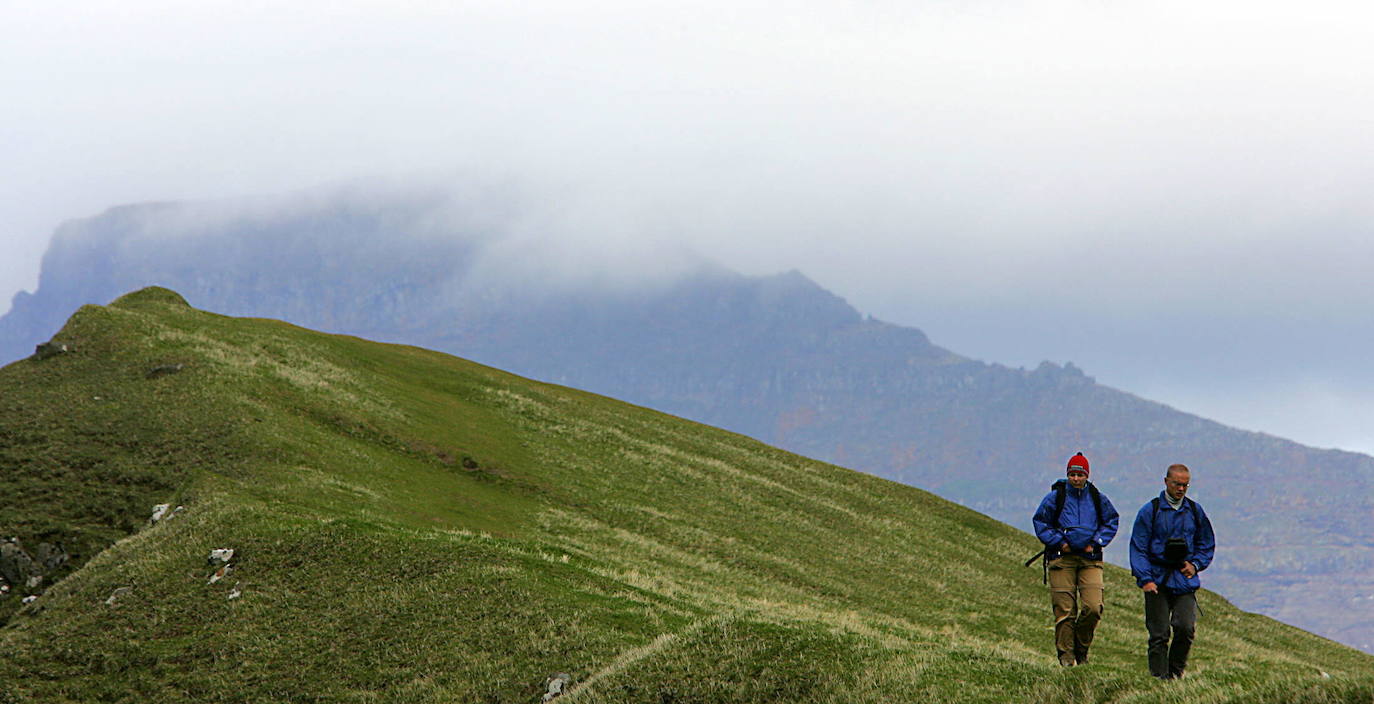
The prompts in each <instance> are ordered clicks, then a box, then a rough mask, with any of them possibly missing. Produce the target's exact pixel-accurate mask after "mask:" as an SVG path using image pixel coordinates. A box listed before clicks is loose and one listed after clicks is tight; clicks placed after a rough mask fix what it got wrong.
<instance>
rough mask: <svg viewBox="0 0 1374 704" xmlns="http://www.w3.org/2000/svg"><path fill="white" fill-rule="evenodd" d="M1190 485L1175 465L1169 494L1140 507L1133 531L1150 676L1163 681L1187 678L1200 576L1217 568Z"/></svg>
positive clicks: (1169, 473)
mask: <svg viewBox="0 0 1374 704" xmlns="http://www.w3.org/2000/svg"><path fill="white" fill-rule="evenodd" d="M1191 485H1192V472H1191V471H1189V469H1188V468H1187V467H1186V466H1184V465H1181V464H1174V465H1170V466H1169V469H1168V470H1166V471H1165V473H1164V491H1162V492H1160V494H1159V496H1156V497H1155V498H1153V499H1151V500H1150V501H1148V502H1146V503H1145V505H1144V506H1141V507H1140V511H1139V513H1137V514H1136V517H1135V525H1134V527H1132V529H1131V574H1133V575H1135V581H1136V585H1137V586H1139V587H1140V591H1141V593H1142V594H1144V595H1145V629H1146V630H1147V631H1149V634H1150V640H1149V646H1148V649H1147V653H1148V659H1149V666H1150V674H1151V675H1154V676H1155V677H1158V678H1160V679H1164V680H1171V679H1177V678H1179V677H1182V676H1183V671H1184V669H1186V668H1187V666H1188V651H1189V650H1190V649H1191V648H1192V646H1193V636H1194V633H1195V631H1196V628H1197V590H1198V589H1200V588H1201V586H1202V581H1201V580H1199V579H1198V573H1199V572H1201V571H1203V570H1205V569H1207V566H1208V565H1210V564H1212V557H1213V556H1214V555H1215V553H1216V548H1217V540H1216V534H1215V533H1213V532H1212V522H1211V521H1210V520H1209V519H1208V518H1207V512H1206V511H1203V510H1202V506H1200V505H1199V504H1198V503H1197V502H1196V501H1193V500H1192V499H1190V498H1188V497H1187V496H1186V495H1187V493H1188V487H1189V486H1191ZM1171 636H1172V637H1171Z"/></svg>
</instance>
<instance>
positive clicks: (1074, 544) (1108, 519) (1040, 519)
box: [1031, 484, 1120, 560]
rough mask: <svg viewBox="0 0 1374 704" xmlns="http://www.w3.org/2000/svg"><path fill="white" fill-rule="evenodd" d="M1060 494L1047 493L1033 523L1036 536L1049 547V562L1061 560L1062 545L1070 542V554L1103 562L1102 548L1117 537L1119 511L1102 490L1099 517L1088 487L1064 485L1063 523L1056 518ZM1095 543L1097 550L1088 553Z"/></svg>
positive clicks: (1061, 515) (1046, 551)
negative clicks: (1055, 500) (1077, 487)
mask: <svg viewBox="0 0 1374 704" xmlns="http://www.w3.org/2000/svg"><path fill="white" fill-rule="evenodd" d="M1055 493H1056V491H1055V490H1054V489H1051V490H1050V493H1048V494H1045V498H1044V499H1043V500H1041V502H1040V508H1038V509H1036V510H1035V516H1034V517H1033V518H1032V519H1031V523H1033V524H1034V525H1035V537H1037V538H1039V539H1040V542H1042V543H1044V544H1045V559H1047V560H1054V559H1057V558H1059V556H1060V554H1061V553H1060V552H1059V546H1060V545H1062V544H1064V543H1068V544H1069V554H1071V555H1078V556H1080V557H1086V558H1088V559H1091V560H1101V559H1102V548H1104V547H1106V546H1107V543H1110V542H1112V538H1115V537H1116V527H1117V522H1118V521H1119V520H1120V516H1119V515H1118V514H1117V512H1116V507H1114V506H1112V502H1111V500H1110V499H1108V498H1107V495H1106V494H1103V493H1102V492H1101V491H1099V492H1098V495H1099V496H1100V497H1101V499H1102V515H1101V516H1098V515H1097V507H1096V506H1094V505H1093V497H1092V494H1091V493H1090V492H1089V491H1088V487H1086V486H1085V487H1083V488H1082V489H1075V488H1073V487H1072V486H1069V485H1067V484H1066V485H1065V486H1064V512H1063V513H1061V514H1059V520H1058V521H1057V522H1056V521H1055V519H1054V497H1055ZM1089 544H1091V545H1092V546H1093V551H1092V552H1091V553H1086V552H1084V551H1083V548H1086V547H1088V545H1089Z"/></svg>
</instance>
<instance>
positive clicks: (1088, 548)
mask: <svg viewBox="0 0 1374 704" xmlns="http://www.w3.org/2000/svg"><path fill="white" fill-rule="evenodd" d="M1083 552H1086V553H1088V554H1089V555H1091V554H1093V544H1092V543H1088V547H1086V548H1083Z"/></svg>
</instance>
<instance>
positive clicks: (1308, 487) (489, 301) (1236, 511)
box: [0, 196, 1374, 651]
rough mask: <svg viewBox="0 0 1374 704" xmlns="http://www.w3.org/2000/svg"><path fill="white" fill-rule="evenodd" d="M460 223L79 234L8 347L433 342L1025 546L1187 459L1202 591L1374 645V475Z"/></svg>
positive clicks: (190, 222) (235, 216)
mask: <svg viewBox="0 0 1374 704" xmlns="http://www.w3.org/2000/svg"><path fill="white" fill-rule="evenodd" d="M449 207H451V206H449V205H448V204H442V205H441V204H439V203H438V202H437V201H434V200H430V199H422V198H416V199H410V200H404V199H402V200H394V199H393V200H369V199H364V198H354V197H342V196H341V197H338V198H334V199H319V200H316V201H314V202H311V203H306V204H300V205H294V206H291V207H268V206H260V207H252V206H250V207H243V206H234V207H229V206H223V205H206V204H161V205H146V206H133V207H123V208H117V209H114V210H111V211H110V212H108V213H106V214H104V215H102V216H99V217H96V218H92V219H89V220H84V221H77V222H73V223H70V224H68V225H65V226H64V227H62V228H61V229H60V230H59V231H58V232H57V233H56V235H55V236H54V239H53V244H52V246H51V248H50V250H49V252H48V254H47V255H46V256H45V258H44V262H43V271H42V275H41V278H40V283H39V287H38V289H37V291H36V292H35V293H34V294H27V293H21V294H19V295H18V296H16V298H15V301H14V306H13V309H12V310H11V312H10V313H9V314H8V315H7V316H5V317H4V318H0V341H3V344H4V347H3V349H0V352H3V354H4V355H5V357H4V358H5V359H17V358H19V357H22V356H25V355H27V354H29V353H30V352H32V350H33V346H34V344H36V343H37V342H40V341H43V340H46V339H48V338H49V337H50V336H52V335H53V333H54V332H55V331H56V330H57V328H58V327H59V326H60V325H61V323H62V320H63V319H64V316H65V315H66V314H67V313H68V312H69V311H71V310H72V309H74V308H75V307H76V306H78V305H81V304H83V303H104V302H106V301H109V300H111V299H113V298H114V297H115V296H117V295H119V294H120V293H122V292H124V291H127V290H132V289H135V288H138V287H141V286H145V285H150V284H159V285H166V286H169V287H172V288H175V289H177V290H179V291H181V292H182V293H183V294H184V295H186V297H187V298H188V299H189V300H191V301H192V302H193V303H194V304H196V305H198V306H203V307H206V308H209V309H213V310H217V311H222V312H224V313H226V314H230V315H245V316H260V317H271V318H280V319H284V320H288V321H291V322H293V323H296V324H299V325H304V326H308V327H312V328H318V329H322V330H326V331H330V332H337V333H348V334H353V335H359V336H363V337H367V338H371V339H378V340H384V341H391V342H404V343H408V344H414V345H420V346H424V347H429V348H433V349H438V350H442V351H445V352H449V353H452V354H457V355H460V356H463V357H466V358H469V359H473V360H476V361H478V362H481V363H484V364H489V365H492V366H495V367H499V368H502V369H506V370H509V371H511V372H514V373H517V374H521V375H525V376H529V377H533V378H538V379H541V380H545V381H550V382H555V383H559V384H565V385H569V386H574V387H578V388H583V389H587V390H590V391H593V392H596V393H600V394H605V395H608V396H612V397H615V398H620V399H624V400H627V401H630V402H633V403H636V404H640V405H644V406H648V407H651V408H655V409H658V410H662V411H666V412H668V413H672V414H675V415H680V416H683V417H686V418H690V419H693V420H697V421H700V422H703V423H707V424H711V425H716V426H719V427H723V428H727V429H730V430H734V431H736V432H740V433H743V434H746V435H749V436H751V437H754V438H757V439H759V440H762V441H764V442H767V443H770V444H775V445H777V446H779V447H783V448H785V449H788V450H791V451H794V452H798V453H800V454H804V455H807V456H810V457H814V458H818V459H822V460H826V461H831V462H835V463H837V464H842V465H845V466H849V467H853V468H857V469H860V470H863V471H866V472H871V473H873V474H877V475H879V476H882V477H886V478H890V479H894V480H897V481H901V482H903V483H907V484H911V485H914V486H919V487H921V488H924V489H927V490H930V491H932V492H935V493H937V494H939V495H941V496H943V497H945V498H949V499H952V500H955V501H957V502H959V503H961V504H964V505H966V506H969V507H971V508H974V509H977V510H979V511H981V512H984V513H986V514H988V515H990V516H993V517H995V518H997V519H999V520H1002V521H1005V522H1007V523H1009V524H1011V525H1013V526H1016V527H1018V528H1022V529H1027V528H1029V523H1030V521H1029V516H1030V514H1031V512H1032V511H1033V510H1034V506H1035V505H1036V503H1037V502H1038V500H1039V498H1040V497H1041V496H1043V495H1044V493H1045V492H1046V491H1047V490H1048V486H1049V483H1050V482H1051V481H1052V480H1053V479H1056V478H1058V477H1059V476H1061V475H1062V467H1063V465H1064V462H1065V461H1066V458H1067V457H1068V456H1069V455H1071V454H1072V453H1073V452H1075V451H1078V450H1082V451H1083V452H1085V453H1086V454H1087V455H1088V456H1089V457H1090V458H1091V459H1092V462H1093V469H1094V472H1093V478H1094V480H1095V481H1096V482H1097V483H1098V484H1099V486H1101V487H1103V488H1104V490H1106V491H1107V492H1108V493H1109V495H1110V496H1111V497H1112V499H1113V501H1114V502H1115V503H1116V504H1117V506H1118V508H1119V509H1120V510H1121V512H1122V513H1123V514H1124V515H1125V516H1126V520H1127V521H1129V518H1130V516H1132V515H1133V514H1134V511H1135V510H1136V508H1138V507H1139V506H1140V505H1141V504H1143V503H1144V502H1145V501H1147V500H1148V499H1150V498H1151V497H1153V496H1155V495H1156V494H1158V492H1159V490H1160V489H1161V488H1162V477H1163V469H1164V467H1166V466H1168V465H1169V464H1171V463H1174V462H1179V461H1182V462H1184V463H1186V464H1188V465H1190V466H1191V467H1193V469H1194V480H1195V481H1194V489H1193V494H1192V495H1194V496H1195V497H1196V498H1197V499H1198V500H1199V501H1200V502H1202V503H1203V504H1204V505H1205V506H1206V507H1207V509H1208V511H1209V513H1210V514H1211V515H1212V516H1213V519H1214V521H1215V522H1216V524H1217V531H1218V536H1219V541H1220V547H1219V549H1218V557H1217V560H1216V562H1215V564H1214V566H1213V567H1212V568H1211V569H1210V570H1209V571H1208V572H1207V574H1206V577H1207V583H1208V585H1209V586H1211V587H1213V588H1216V589H1217V590H1218V591H1220V592H1221V593H1223V594H1225V595H1227V596H1228V597H1229V598H1231V599H1233V600H1234V601H1235V602H1236V603H1237V604H1238V605H1240V606H1241V607H1243V608H1247V609H1252V610H1256V611H1259V612H1261V613H1265V614H1268V615H1271V616H1274V617H1276V618H1279V619H1281V620H1284V621H1286V622H1289V623H1293V624H1295V625H1299V626H1301V627H1303V628H1307V629H1309V630H1312V631H1314V632H1316V633H1319V634H1323V635H1326V636H1328V637H1330V638H1333V639H1336V640H1339V641H1341V642H1344V643H1348V644H1351V645H1354V646H1356V647H1360V648H1363V649H1365V650H1370V651H1374V594H1371V593H1370V592H1369V588H1368V586H1367V585H1369V584H1372V583H1374V521H1369V520H1368V518H1369V516H1371V515H1374V458H1370V457H1367V456H1364V455H1360V454H1355V453H1349V452H1340V451H1333V450H1318V449H1314V448H1309V447H1304V446H1302V445H1299V444H1297V443H1293V442H1290V441H1287V440H1283V439H1280V438H1276V437H1272V436H1269V435H1265V434H1261V433H1252V432H1245V431H1240V430H1235V429H1232V428H1228V427H1225V426H1223V425H1220V424H1218V423H1215V422H1212V421H1208V420H1206V419H1203V418H1199V417H1197V416H1193V415H1189V414H1187V413H1183V412H1180V411H1177V410H1175V409H1172V408H1169V407H1167V406H1164V405H1162V404H1158V403H1153V402H1150V401H1148V400H1145V399H1141V398H1138V397H1136V396H1133V395H1131V394H1128V393H1124V392H1121V391H1118V390H1115V389H1111V388H1108V387H1104V386H1101V385H1099V384H1097V383H1095V382H1094V380H1093V379H1092V378H1091V377H1088V376H1086V375H1084V374H1083V372H1082V371H1080V370H1079V369H1077V368H1075V367H1074V366H1073V365H1071V364H1070V365H1065V366H1062V367H1061V366H1058V365H1054V364H1049V363H1044V364H1042V365H1040V366H1039V367H1038V368H1036V369H1033V370H1025V369H1012V368H1007V367H1004V366H1000V365H996V364H987V363H983V362H979V361H976V360H972V359H968V358H965V357H961V356H959V355H957V354H955V353H953V352H950V351H948V350H945V349H942V348H940V347H938V346H936V345H934V344H932V343H931V342H930V341H929V340H928V339H927V338H926V336H925V335H924V334H923V333H921V332H920V331H919V330H916V329H913V328H907V327H901V326H896V325H891V324H888V323H884V322H881V321H878V320H873V319H871V318H867V317H865V316H863V315H861V314H860V313H859V312H857V311H855V310H854V309H853V308H852V307H851V306H849V305H848V304H847V303H846V302H845V301H844V300H843V299H841V298H840V297H838V296H835V295H834V294H832V293H830V292H828V291H825V290H824V289H822V288H820V287H819V286H817V285H816V284H815V283H813V282H812V281H810V280H808V279H807V278H806V277H805V276H803V275H802V274H800V273H797V272H790V273H786V274H780V275H776V276H768V277H749V276H743V275H740V274H737V273H734V272H731V271H728V270H725V269H722V268H720V267H717V266H712V265H710V264H708V263H701V262H689V263H688V264H687V265H684V266H683V267H682V268H681V269H682V273H681V274H680V275H678V276H675V277H673V278H672V279H671V280H665V281H661V282H657V283H653V284H650V283H644V282H641V283H639V284H635V285H629V284H621V283H616V282H603V281H596V280H590V279H587V280H581V281H580V282H579V281H578V280H575V279H574V280H558V281H554V282H550V281H547V280H543V279H539V278H537V277H530V276H529V275H528V271H529V269H520V268H519V267H514V268H511V267H510V266H509V262H508V261H507V260H506V259H502V258H499V257H493V256H491V252H492V251H493V248H494V246H496V245H494V244H493V243H499V242H500V241H501V240H500V238H499V237H497V236H495V235H492V234H491V233H490V232H489V231H485V230H482V229H481V228H469V227H465V226H454V225H452V224H451V222H452V219H451V217H450V216H447V215H445V216H440V215H436V213H441V212H444V211H445V209H446V208H449ZM528 254H529V257H531V258H537V257H538V256H539V253H538V252H529V253H528ZM503 262H505V263H503ZM536 270H537V268H536ZM522 272H524V273H522ZM1128 534H1129V526H1126V525H1123V527H1122V533H1121V537H1120V538H1119V539H1118V541H1117V543H1116V544H1115V545H1114V546H1113V550H1112V551H1109V557H1110V558H1112V559H1115V560H1117V561H1121V558H1122V555H1123V554H1124V552H1123V547H1122V546H1123V545H1124V543H1125V539H1126V537H1127V535H1128Z"/></svg>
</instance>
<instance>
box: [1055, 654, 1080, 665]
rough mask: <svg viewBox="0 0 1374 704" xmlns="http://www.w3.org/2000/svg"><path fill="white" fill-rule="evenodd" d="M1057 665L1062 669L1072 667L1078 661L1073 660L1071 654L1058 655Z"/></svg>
mask: <svg viewBox="0 0 1374 704" xmlns="http://www.w3.org/2000/svg"><path fill="white" fill-rule="evenodd" d="M1059 664H1060V665H1063V666H1064V667H1073V666H1074V665H1077V664H1078V661H1077V660H1076V659H1074V657H1073V653H1060V654H1059Z"/></svg>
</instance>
